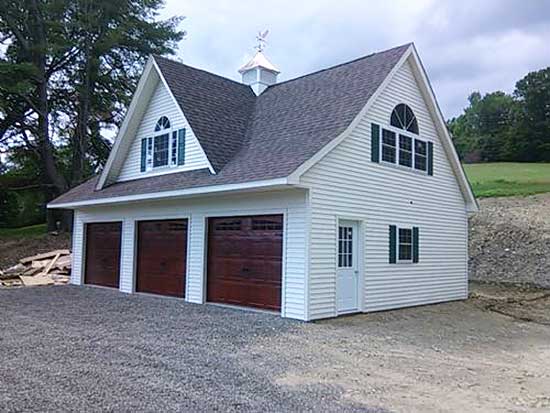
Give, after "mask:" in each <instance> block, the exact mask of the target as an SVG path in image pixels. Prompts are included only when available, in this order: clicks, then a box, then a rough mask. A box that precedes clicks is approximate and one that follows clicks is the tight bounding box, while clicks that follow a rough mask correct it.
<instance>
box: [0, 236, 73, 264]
mask: <svg viewBox="0 0 550 413" xmlns="http://www.w3.org/2000/svg"><path fill="white" fill-rule="evenodd" d="M70 244H71V242H70V235H69V234H60V235H50V234H44V235H39V236H35V237H32V238H20V239H0V269H2V268H7V267H10V266H12V265H15V264H17V262H18V261H19V260H20V259H21V258H24V257H27V256H29V255H35V254H40V253H43V252H48V251H51V250H57V249H69V248H70Z"/></svg>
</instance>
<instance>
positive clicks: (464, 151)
mask: <svg viewBox="0 0 550 413" xmlns="http://www.w3.org/2000/svg"><path fill="white" fill-rule="evenodd" d="M496 70H498V68H496ZM468 100H469V105H468V107H467V108H466V109H464V113H463V114H462V115H460V116H458V117H457V118H453V119H451V120H450V121H448V127H449V130H450V131H451V134H452V135H453V140H454V143H455V146H456V148H457V151H458V153H459V156H460V157H461V159H462V160H463V161H464V162H499V161H516V162H550V67H548V68H546V69H542V70H539V71H535V72H531V73H529V74H527V75H526V76H525V77H524V78H523V79H521V80H520V81H518V82H517V83H516V87H515V90H514V93H513V94H511V95H509V94H506V93H504V92H501V91H497V92H492V93H487V94H486V95H484V96H482V95H481V94H480V93H479V92H474V93H472V94H471V95H470V97H469V98H468Z"/></svg>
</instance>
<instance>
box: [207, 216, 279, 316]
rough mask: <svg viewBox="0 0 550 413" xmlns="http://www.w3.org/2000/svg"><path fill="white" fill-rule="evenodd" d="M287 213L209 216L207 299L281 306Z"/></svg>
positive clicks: (254, 305)
mask: <svg viewBox="0 0 550 413" xmlns="http://www.w3.org/2000/svg"><path fill="white" fill-rule="evenodd" d="M282 253H283V216H282V215H269V216H251V217H230V218H210V219H209V220H208V277H207V280H208V281H207V284H208V285H207V300H208V301H210V302H218V303H226V304H235V305H242V306H250V307H258V308H266V309H270V310H277V311H278V310H280V309H281V274H282Z"/></svg>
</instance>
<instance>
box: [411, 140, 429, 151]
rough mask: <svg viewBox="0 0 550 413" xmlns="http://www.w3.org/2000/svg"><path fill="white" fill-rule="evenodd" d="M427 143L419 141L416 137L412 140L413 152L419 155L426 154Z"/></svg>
mask: <svg viewBox="0 0 550 413" xmlns="http://www.w3.org/2000/svg"><path fill="white" fill-rule="evenodd" d="M426 148H427V145H426V142H424V141H419V140H418V139H415V140H414V151H415V153H418V154H420V155H426V154H427V149H426Z"/></svg>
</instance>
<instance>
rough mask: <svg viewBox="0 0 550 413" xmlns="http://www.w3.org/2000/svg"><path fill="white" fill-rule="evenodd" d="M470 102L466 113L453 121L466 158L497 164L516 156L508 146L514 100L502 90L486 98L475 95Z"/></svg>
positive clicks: (452, 128) (459, 144)
mask: <svg viewBox="0 0 550 413" xmlns="http://www.w3.org/2000/svg"><path fill="white" fill-rule="evenodd" d="M468 101H469V106H468V107H467V108H466V109H465V110H464V113H463V114H462V115H460V116H459V117H458V118H454V119H452V120H451V121H450V122H449V129H450V130H451V133H452V134H453V136H454V137H455V143H456V146H457V149H459V150H460V154H461V155H462V157H463V158H464V157H467V156H466V155H467V154H469V155H470V156H473V155H474V154H475V157H476V158H478V159H477V160H481V161H488V162H493V161H497V160H503V159H507V158H510V157H511V156H513V154H510V149H509V144H508V143H509V138H510V125H511V124H512V122H513V119H514V113H515V110H516V109H515V105H516V104H515V102H514V99H513V97H512V96H510V95H507V94H506V93H504V92H500V91H498V92H493V93H488V94H486V95H485V96H483V97H482V96H481V94H480V93H479V92H474V93H472V94H471V95H470V96H469V98H468Z"/></svg>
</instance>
